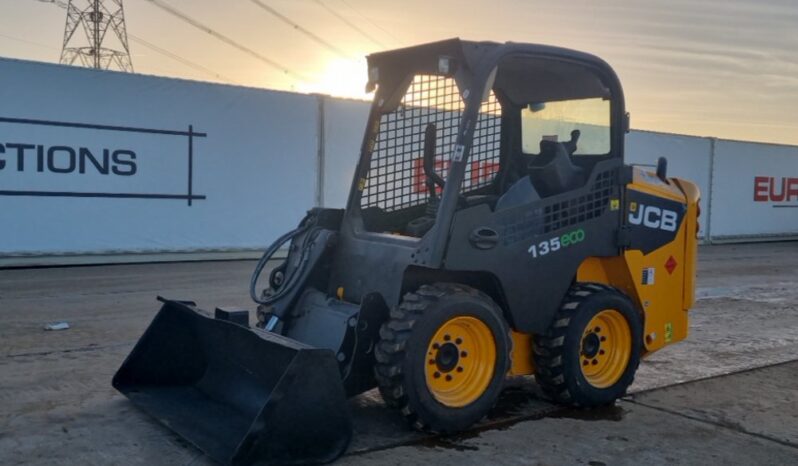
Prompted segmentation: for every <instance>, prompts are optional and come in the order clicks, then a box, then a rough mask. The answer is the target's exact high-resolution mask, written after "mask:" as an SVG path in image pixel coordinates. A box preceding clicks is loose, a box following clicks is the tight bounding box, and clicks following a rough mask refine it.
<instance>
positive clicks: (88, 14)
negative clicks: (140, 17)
mask: <svg viewBox="0 0 798 466" xmlns="http://www.w3.org/2000/svg"><path fill="white" fill-rule="evenodd" d="M66 12H67V16H66V27H65V28H64V45H63V48H62V49H61V63H62V64H65V65H74V64H75V63H76V62H77V63H79V64H80V65H82V66H85V67H87V68H96V69H100V70H107V69H111V68H116V69H118V70H120V71H126V72H132V71H133V62H132V61H131V60H130V48H129V47H128V42H127V29H126V27H125V12H124V9H123V8H122V0H69V4H68V5H67V9H66ZM79 30H80V32H79ZM109 31H110V32H111V34H108V32H109Z"/></svg>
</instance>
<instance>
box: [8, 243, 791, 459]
mask: <svg viewBox="0 0 798 466" xmlns="http://www.w3.org/2000/svg"><path fill="white" fill-rule="evenodd" d="M253 266H254V263H253V262H252V261H231V262H213V263H174V264H141V265H126V266H101V267H73V268H51V269H17V270H0V464H53V463H63V464H103V465H104V464H212V462H211V461H210V460H209V459H208V458H207V457H205V456H204V455H202V454H201V453H200V452H199V451H198V450H196V449H195V448H193V447H192V446H190V445H188V444H186V442H184V441H183V440H182V439H180V438H179V437H177V436H176V435H174V434H172V433H171V432H170V431H169V430H167V429H165V428H164V427H162V426H160V425H159V424H157V423H156V422H154V421H153V420H152V419H151V418H149V417H148V416H146V415H144V414H142V413H141V412H139V411H138V410H136V409H135V408H133V407H132V406H131V404H130V403H129V402H128V401H127V400H126V399H125V398H124V397H123V396H121V395H119V394H118V393H116V392H115V391H114V390H113V389H112V388H111V387H110V380H111V377H112V376H113V373H114V372H115V370H116V369H117V368H118V366H119V365H120V364H121V362H122V360H123V359H124V357H125V356H126V355H127V354H128V352H129V351H130V349H131V348H132V345H133V344H134V343H135V341H136V340H137V339H138V337H139V336H140V335H141V333H142V332H143V331H144V329H145V328H146V326H147V325H148V324H149V321H150V319H151V318H152V317H153V316H154V314H155V313H156V311H157V309H158V303H156V302H155V300H154V297H155V295H157V294H162V295H164V296H167V297H170V298H183V299H192V300H195V301H197V302H198V303H199V304H200V305H201V306H203V307H205V308H210V309H212V308H213V306H215V305H238V306H244V307H252V306H250V303H249V300H248V298H247V291H246V286H247V284H248V282H249V274H250V272H251V270H252V268H253ZM796 266H798V243H772V244H749V245H725V246H711V247H703V248H702V249H701V251H700V261H699V282H698V283H699V291H698V296H699V301H698V303H697V305H696V308H695V309H694V310H693V311H691V319H692V325H691V335H690V337H689V338H688V340H687V341H685V342H682V343H679V344H677V345H674V346H672V347H669V348H666V349H664V350H663V351H661V352H659V353H656V354H655V355H653V356H652V357H651V358H649V359H647V360H646V361H644V363H643V364H642V365H641V367H640V371H639V373H638V377H637V379H636V382H635V385H634V386H633V389H632V395H630V397H628V398H627V399H625V400H623V401H621V402H620V403H619V405H618V406H617V407H615V408H613V409H609V410H598V411H590V412H580V411H572V410H563V409H560V408H556V407H553V406H552V405H550V404H548V403H546V402H545V401H543V400H541V399H540V397H539V396H538V395H537V392H536V390H535V386H534V384H532V383H531V382H530V381H529V380H526V379H520V380H515V381H514V383H513V386H512V387H511V388H509V389H508V390H507V392H506V393H505V394H504V396H503V397H502V400H501V401H500V403H499V406H498V407H497V409H496V410H495V411H494V412H493V413H492V414H491V415H490V416H489V417H488V419H487V420H486V421H485V422H483V423H482V424H481V425H480V426H479V428H478V429H475V430H474V431H472V432H469V433H466V434H464V435H461V436H459V437H453V438H431V437H429V436H423V435H420V434H417V433H414V432H411V431H409V430H407V429H406V428H405V427H404V425H403V423H402V421H401V419H400V418H399V416H398V415H397V414H396V413H393V412H391V411H389V410H387V409H386V408H385V407H384V406H383V405H382V404H381V402H380V401H379V397H378V396H375V394H374V393H368V394H366V395H365V396H362V397H359V398H356V399H354V400H352V402H351V404H352V410H353V413H354V416H355V420H356V431H357V434H356V438H355V440H354V442H353V445H352V447H351V448H350V453H349V454H348V455H347V456H346V457H345V458H343V459H342V460H341V464H421V463H422V462H423V463H429V462H435V463H437V464H458V465H460V464H484V463H487V462H489V463H494V464H590V465H593V466H599V465H602V464H651V463H654V464H664V463H677V464H701V463H704V464H707V463H708V462H711V463H710V464H716V463H720V462H725V463H729V464H751V463H756V464H796V463H798V420H797V419H798V388H796V387H798V383H797V382H798V362H791V361H796V360H798V356H796V355H798V331H796V330H797V329H798V305H797V304H796V303H798V287H796V286H795V284H796V283H798V267H796ZM61 320H65V321H68V322H69V323H70V325H71V328H70V329H69V330H65V331H57V332H46V331H44V330H43V329H42V327H43V325H44V324H45V323H46V322H52V321H61ZM729 374H731V375H729Z"/></svg>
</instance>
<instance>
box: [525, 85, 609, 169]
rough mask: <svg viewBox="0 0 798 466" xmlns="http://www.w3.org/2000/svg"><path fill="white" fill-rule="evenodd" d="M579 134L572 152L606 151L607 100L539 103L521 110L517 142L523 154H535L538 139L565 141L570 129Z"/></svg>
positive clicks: (607, 131) (589, 153) (599, 153)
mask: <svg viewBox="0 0 798 466" xmlns="http://www.w3.org/2000/svg"><path fill="white" fill-rule="evenodd" d="M573 130H579V132H580V137H579V142H578V144H577V147H576V152H574V155H606V154H608V153H609V152H610V101H609V100H606V99H603V98H600V97H596V98H589V99H576V100H561V101H555V102H539V103H531V104H529V105H527V108H525V109H523V110H521V143H522V150H523V152H524V153H525V154H529V155H538V154H539V153H540V141H541V140H550V141H555V142H565V141H568V140H570V139H571V132H572V131H573Z"/></svg>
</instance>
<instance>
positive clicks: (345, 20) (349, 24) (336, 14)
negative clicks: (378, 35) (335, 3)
mask: <svg viewBox="0 0 798 466" xmlns="http://www.w3.org/2000/svg"><path fill="white" fill-rule="evenodd" d="M314 1H315V2H316V3H318V5H319V6H320V7H322V8H324V9H325V10H327V11H328V12H329V13H330V14H331V15H333V16H335V17H336V18H338V19H339V20H341V21H342V22H343V23H344V24H346V25H347V26H349V27H350V28H352V29H354V30H355V31H357V32H358V33H360V35H361V36H363V37H365V38H366V39H368V40H370V41H371V42H373V43H374V44H375V45H378V46H379V47H382V48H383V49H385V48H387V47H386V46H385V44H383V43H382V42H380V41H378V40H377V39H375V38H374V37H373V36H371V35H370V34H368V33H367V32H366V31H364V30H363V29H361V28H359V27H358V26H357V25H356V24H355V23H353V22H351V21H349V20H348V19H346V18H344V17H343V16H341V14H340V13H338V12H337V11H335V10H333V9H332V8H330V7H329V6H327V4H325V3H324V2H323V1H322V0H314Z"/></svg>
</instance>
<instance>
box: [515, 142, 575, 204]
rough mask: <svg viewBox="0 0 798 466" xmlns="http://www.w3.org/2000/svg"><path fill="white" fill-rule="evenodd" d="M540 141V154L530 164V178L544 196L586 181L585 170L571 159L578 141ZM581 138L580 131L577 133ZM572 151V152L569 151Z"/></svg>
mask: <svg viewBox="0 0 798 466" xmlns="http://www.w3.org/2000/svg"><path fill="white" fill-rule="evenodd" d="M573 136H574V135H572V139H571V141H568V142H564V143H561V142H555V141H548V140H545V139H544V140H542V141H540V154H539V155H537V156H536V157H535V158H534V159H533V160H532V161H531V162H530V163H529V165H528V167H527V168H528V171H529V179H530V180H531V181H532V184H533V185H534V186H535V188H536V189H537V191H538V193H539V194H540V195H541V196H542V197H549V196H554V195H556V194H560V193H564V192H567V191H570V190H572V189H576V188H578V187H580V186H582V185H583V184H584V183H585V171H584V170H583V169H582V168H581V167H578V166H576V165H574V163H573V161H572V160H571V156H570V153H573V152H574V151H575V150H576V144H575V143H576V141H575V139H574V138H573ZM575 137H576V139H578V138H579V135H578V133H577V134H576V135H575ZM569 152H570V153H569Z"/></svg>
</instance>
